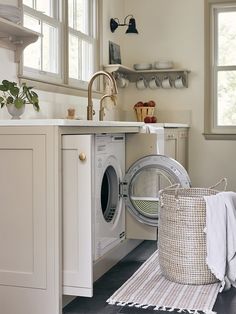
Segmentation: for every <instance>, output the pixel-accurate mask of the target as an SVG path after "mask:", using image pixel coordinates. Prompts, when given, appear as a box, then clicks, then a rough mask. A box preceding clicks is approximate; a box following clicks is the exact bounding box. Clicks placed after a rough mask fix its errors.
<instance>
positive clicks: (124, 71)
mask: <svg viewBox="0 0 236 314" xmlns="http://www.w3.org/2000/svg"><path fill="white" fill-rule="evenodd" d="M104 70H105V71H107V72H110V73H114V76H117V74H119V75H121V76H124V77H126V78H128V80H129V81H130V82H136V81H137V80H138V79H139V78H140V77H144V78H145V79H146V80H150V79H151V78H152V77H153V76H158V77H159V79H163V78H164V77H166V76H169V77H170V79H171V80H172V81H174V79H175V78H176V77H177V76H182V77H184V79H185V87H188V74H189V73H190V71H189V70H187V69H177V68H172V69H152V70H141V71H136V70H133V69H131V68H129V67H126V66H124V65H121V64H108V65H105V66H104Z"/></svg>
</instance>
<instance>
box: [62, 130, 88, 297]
mask: <svg viewBox="0 0 236 314" xmlns="http://www.w3.org/2000/svg"><path fill="white" fill-rule="evenodd" d="M92 143H93V135H63V136H62V199H63V201H62V211H63V213H62V217H63V221H62V239H63V244H62V247H63V294H64V295H77V296H87V297H91V296H92V295H93V278H92V273H93V262H92V216H91V212H92V198H91V195H93V186H92V184H93V182H92V173H93V171H92V167H93V163H92V155H93V154H92V149H93V145H92Z"/></svg>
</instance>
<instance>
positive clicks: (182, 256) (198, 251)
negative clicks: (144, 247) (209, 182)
mask: <svg viewBox="0 0 236 314" xmlns="http://www.w3.org/2000/svg"><path fill="white" fill-rule="evenodd" d="M223 181H224V182H225V189H226V179H222V180H221V181H220V182H218V183H217V184H216V185H214V186H212V187H210V188H179V187H176V186H175V188H174V186H173V187H170V188H166V189H163V190H162V191H160V204H161V208H160V215H159V227H158V248H159V263H160V268H161V271H162V273H163V275H164V276H165V277H166V278H167V279H169V280H171V281H175V282H178V283H182V284H191V285H195V284H196V285H203V284H210V283H214V282H217V281H218V280H217V279H216V278H215V276H214V275H213V274H212V273H211V272H210V270H209V268H208V266H207V264H206V235H205V232H204V228H205V226H206V203H205V200H204V198H203V196H208V195H215V194H217V193H218V192H219V191H217V190H215V189H214V188H215V187H216V186H217V185H218V184H220V183H221V182H223Z"/></svg>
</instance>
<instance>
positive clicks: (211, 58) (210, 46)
mask: <svg viewBox="0 0 236 314" xmlns="http://www.w3.org/2000/svg"><path fill="white" fill-rule="evenodd" d="M207 2H208V6H209V7H208V16H207V18H208V20H207V22H208V23H207V25H208V29H206V38H207V41H206V42H205V44H206V51H207V53H206V65H207V67H206V70H207V71H206V80H207V82H206V85H205V88H206V89H209V90H206V94H205V95H206V103H205V106H206V107H208V108H206V109H208V110H206V113H208V116H207V117H206V118H207V121H206V130H208V131H209V132H210V133H222V134H224V133H236V54H235V51H236V1H230V3H229V2H227V3H226V2H224V1H210V0H208V1H207ZM209 109H210V110H209Z"/></svg>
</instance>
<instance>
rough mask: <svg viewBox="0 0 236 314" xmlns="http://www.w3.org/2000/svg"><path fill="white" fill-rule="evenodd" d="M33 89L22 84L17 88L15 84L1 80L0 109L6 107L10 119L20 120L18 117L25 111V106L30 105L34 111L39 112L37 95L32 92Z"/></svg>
mask: <svg viewBox="0 0 236 314" xmlns="http://www.w3.org/2000/svg"><path fill="white" fill-rule="evenodd" d="M32 88H33V87H30V86H27V85H26V83H22V85H21V86H17V83H16V82H9V81H8V80H3V81H2V84H1V85H0V104H1V108H3V107H4V106H6V107H7V109H8V112H9V113H10V114H11V115H12V119H20V115H21V114H23V112H24V111H25V104H32V105H33V107H34V109H35V110H36V111H39V109H40V108H39V100H38V95H37V94H36V93H35V92H34V91H33V90H32Z"/></svg>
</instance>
